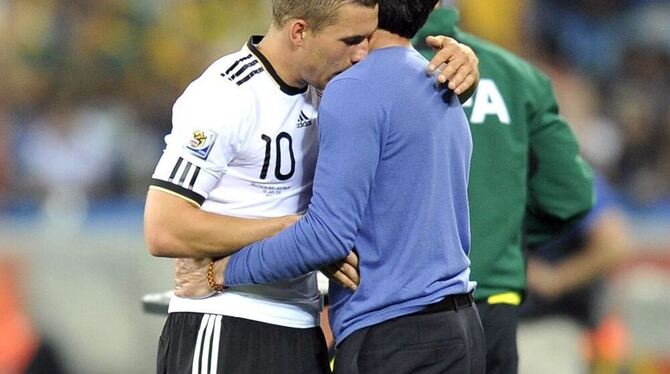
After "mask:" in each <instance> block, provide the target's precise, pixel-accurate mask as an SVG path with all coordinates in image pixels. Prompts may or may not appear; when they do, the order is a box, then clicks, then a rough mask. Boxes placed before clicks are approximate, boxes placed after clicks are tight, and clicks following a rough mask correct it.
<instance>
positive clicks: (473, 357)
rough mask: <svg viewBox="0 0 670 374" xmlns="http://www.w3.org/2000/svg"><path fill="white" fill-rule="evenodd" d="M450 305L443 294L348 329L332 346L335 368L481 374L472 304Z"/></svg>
mask: <svg viewBox="0 0 670 374" xmlns="http://www.w3.org/2000/svg"><path fill="white" fill-rule="evenodd" d="M461 296H466V297H468V298H469V295H461ZM470 300H472V299H471V298H470ZM456 304H457V303H454V302H453V300H452V299H450V297H449V296H448V297H447V299H446V300H444V301H442V302H440V303H438V304H433V305H432V306H429V307H428V308H427V309H426V310H424V311H421V312H418V313H414V314H410V315H407V316H402V317H399V318H395V319H392V320H389V321H385V322H382V323H380V324H377V325H374V326H370V327H367V328H363V329H361V330H358V331H356V332H354V333H353V334H351V335H350V336H349V337H347V338H346V339H345V340H344V341H343V342H342V343H341V344H340V345H339V346H338V348H337V351H336V354H335V373H336V374H374V373H380V374H381V373H384V374H389V373H392V374H403V373H407V374H438V373H439V374H443V373H454V374H468V373H472V374H483V373H484V362H485V359H484V356H485V347H484V333H483V331H482V325H481V323H480V321H479V316H478V315H477V308H476V306H475V304H474V303H473V302H471V301H470V302H468V303H466V304H465V305H463V304H461V305H456Z"/></svg>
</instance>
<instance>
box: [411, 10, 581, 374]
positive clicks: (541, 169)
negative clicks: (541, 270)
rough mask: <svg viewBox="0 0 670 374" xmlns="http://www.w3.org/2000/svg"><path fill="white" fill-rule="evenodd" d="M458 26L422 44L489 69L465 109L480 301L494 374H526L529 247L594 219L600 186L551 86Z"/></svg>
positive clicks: (430, 30)
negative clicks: (450, 42) (521, 345)
mask: <svg viewBox="0 0 670 374" xmlns="http://www.w3.org/2000/svg"><path fill="white" fill-rule="evenodd" d="M446 3H449V1H446ZM457 24H458V13H457V12H456V10H454V9H451V8H445V9H437V10H435V11H434V12H433V13H432V14H431V15H430V17H429V18H428V22H427V23H426V25H425V26H424V27H423V28H422V29H421V30H420V31H419V33H418V34H417V36H416V37H415V39H414V40H415V45H416V46H417V48H418V49H419V50H420V51H421V52H422V53H423V54H424V56H426V57H428V58H430V56H432V51H431V49H430V48H426V46H425V43H424V40H425V38H426V35H434V33H443V34H445V35H448V36H451V37H453V38H455V39H456V40H458V41H460V42H462V43H465V44H467V45H469V46H471V47H472V48H473V49H474V50H475V53H476V54H477V56H478V57H479V60H480V70H481V76H482V79H481V81H480V83H479V87H478V89H477V92H476V94H475V95H474V96H473V97H472V98H471V99H470V101H468V102H466V103H465V105H464V107H465V113H466V115H467V117H468V119H469V122H470V128H471V130H472V140H473V143H474V150H473V154H472V165H471V169H470V184H469V188H468V197H469V200H470V219H471V221H470V222H471V234H472V247H471V251H470V259H471V261H472V278H473V279H474V280H475V281H476V282H477V289H476V290H475V294H474V297H475V301H476V302H477V308H478V310H479V315H480V317H481V320H482V324H483V326H484V334H485V335H486V349H487V357H486V371H487V373H504V374H508V373H516V372H517V366H518V358H517V346H516V331H517V314H518V305H519V304H520V302H521V296H522V294H523V292H524V288H525V283H526V280H525V266H524V255H523V243H524V241H525V242H526V243H528V244H529V245H530V246H533V247H534V246H537V245H539V244H541V243H543V242H546V241H548V240H550V239H551V238H553V237H555V236H556V235H557V234H559V233H561V232H563V231H565V230H566V229H567V228H568V227H570V226H571V225H573V224H574V223H575V222H577V221H578V220H579V218H580V217H582V216H583V215H584V214H586V213H587V212H588V211H589V209H590V208H591V206H592V204H593V177H592V172H591V169H590V168H589V166H588V165H587V164H586V162H584V160H583V159H582V158H581V157H580V155H579V147H578V144H577V141H576V139H575V137H574V135H573V133H572V131H571V130H570V128H569V126H568V124H567V123H566V122H565V120H564V119H563V118H562V117H561V116H560V115H559V113H558V106H557V103H556V99H555V97H554V93H553V90H552V88H551V83H550V81H549V79H548V78H547V77H546V76H545V75H544V74H542V73H541V72H540V71H539V70H537V69H536V68H534V67H533V66H531V65H530V64H529V63H527V62H525V61H523V60H522V59H520V58H519V57H517V56H515V55H513V54H512V53H510V52H508V51H505V50H503V49H502V48H500V47H498V46H495V45H493V44H491V43H488V42H486V41H484V40H481V39H479V38H477V37H475V36H473V35H471V34H468V33H465V32H463V31H462V30H460V29H459V28H458V27H457Z"/></svg>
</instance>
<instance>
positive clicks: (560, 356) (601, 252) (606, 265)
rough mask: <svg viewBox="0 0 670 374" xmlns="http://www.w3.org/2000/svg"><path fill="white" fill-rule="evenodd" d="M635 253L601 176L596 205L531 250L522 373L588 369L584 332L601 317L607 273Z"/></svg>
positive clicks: (522, 315)
mask: <svg viewBox="0 0 670 374" xmlns="http://www.w3.org/2000/svg"><path fill="white" fill-rule="evenodd" d="M629 254H630V237H629V234H628V227H627V224H626V218H625V216H624V213H623V211H622V210H621V208H620V207H619V205H618V203H617V197H616V194H615V192H614V191H613V190H612V189H611V187H610V186H609V185H608V184H607V182H606V181H605V180H604V179H603V178H602V177H600V176H597V177H596V205H595V206H594V208H593V210H592V211H591V212H590V213H589V215H588V216H586V218H585V219H584V220H583V221H581V222H580V223H579V224H578V225H577V226H576V227H575V228H573V229H572V230H571V231H570V232H568V233H566V234H565V235H563V236H561V237H560V238H559V239H557V240H556V241H553V242H551V243H549V244H546V245H543V246H542V247H540V248H537V249H536V250H534V251H532V252H531V253H529V255H528V289H527V294H526V300H525V301H524V303H523V305H522V306H521V308H520V310H519V312H520V323H519V331H518V333H519V336H518V341H519V356H520V358H519V369H520V370H519V372H520V373H529V374H530V373H538V372H542V373H584V372H587V371H588V365H587V363H586V361H585V356H584V352H583V350H582V348H583V347H582V344H581V343H582V341H583V340H584V337H585V333H586V332H587V331H589V330H595V329H596V328H597V327H598V326H599V324H600V321H601V313H600V305H599V301H602V297H603V296H604V284H603V277H604V275H606V274H607V273H608V272H609V271H611V270H612V269H613V268H614V267H616V266H617V265H618V264H620V263H621V262H622V261H623V260H625V259H626V258H627V257H628V255H629Z"/></svg>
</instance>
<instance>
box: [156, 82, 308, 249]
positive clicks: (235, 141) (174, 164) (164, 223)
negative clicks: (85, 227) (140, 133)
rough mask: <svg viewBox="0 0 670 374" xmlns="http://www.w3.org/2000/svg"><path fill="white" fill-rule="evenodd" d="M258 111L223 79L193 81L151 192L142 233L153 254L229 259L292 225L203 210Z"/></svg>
mask: <svg viewBox="0 0 670 374" xmlns="http://www.w3.org/2000/svg"><path fill="white" fill-rule="evenodd" d="M219 78H220V79H219ZM254 113H255V108H254V99H253V97H251V96H250V95H249V94H248V93H247V92H246V91H243V90H240V89H239V88H238V87H237V86H235V85H232V84H230V82H229V81H228V80H227V79H225V78H223V77H218V76H216V77H207V79H198V80H196V81H194V82H193V83H192V84H191V85H189V87H188V88H187V89H186V91H185V92H184V94H183V95H181V97H180V98H179V99H178V100H177V102H176V103H175V105H174V108H173V116H172V122H173V123H172V125H173V126H172V131H171V133H170V134H169V135H168V136H167V137H166V138H165V141H166V147H165V150H164V152H163V154H162V156H161V158H160V160H159V161H158V164H157V166H156V169H155V171H154V174H153V177H152V181H151V187H150V190H149V192H148V194H147V200H146V206H145V214H144V232H145V240H146V242H147V245H148V249H149V252H150V253H151V254H153V255H154V256H162V257H191V258H203V257H217V256H224V255H229V254H230V253H232V252H233V251H234V250H237V249H239V248H241V247H243V246H244V245H246V244H249V243H252V242H254V241H257V240H260V239H262V238H265V237H268V236H271V235H273V234H275V233H276V232H278V231H280V230H281V229H282V228H285V227H287V226H288V225H290V224H291V223H292V222H293V221H294V220H295V218H291V217H284V218H277V219H267V220H249V219H242V218H236V217H227V216H223V215H218V214H213V213H209V212H207V211H204V210H202V209H201V205H202V204H203V203H204V202H205V200H207V199H208V198H209V194H210V192H211V191H212V190H213V189H214V188H215V187H216V186H217V185H218V183H219V181H220V179H221V178H222V177H223V176H224V175H225V174H226V173H227V172H228V164H229V163H230V161H231V160H232V159H234V158H235V157H236V155H237V154H238V152H239V150H240V149H241V148H243V147H244V146H245V144H246V143H245V142H246V141H248V139H249V136H248V133H249V132H250V131H252V129H253V126H254V123H255V122H254V121H255V117H254Z"/></svg>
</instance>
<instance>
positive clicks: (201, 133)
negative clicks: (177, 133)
mask: <svg viewBox="0 0 670 374" xmlns="http://www.w3.org/2000/svg"><path fill="white" fill-rule="evenodd" d="M214 140H216V133H215V132H212V131H208V130H196V131H193V136H192V137H191V139H190V140H189V142H188V145H186V149H188V150H189V151H191V153H193V154H194V155H196V156H198V157H200V158H201V159H203V160H206V159H207V156H209V152H210V151H211V150H212V146H213V145H214Z"/></svg>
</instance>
